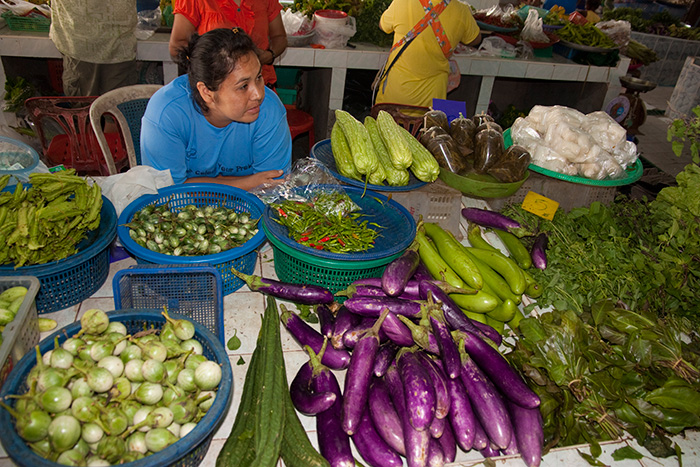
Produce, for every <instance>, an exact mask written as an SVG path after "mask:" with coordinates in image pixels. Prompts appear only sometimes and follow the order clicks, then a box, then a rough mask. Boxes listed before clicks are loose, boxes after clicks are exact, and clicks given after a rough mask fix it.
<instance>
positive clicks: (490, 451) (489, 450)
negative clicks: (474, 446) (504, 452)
mask: <svg viewBox="0 0 700 467" xmlns="http://www.w3.org/2000/svg"><path fill="white" fill-rule="evenodd" d="M479 452H480V453H481V455H482V456H484V457H485V458H486V457H500V455H501V450H500V449H499V448H498V446H496V444H494V443H489V444H488V445H487V446H486V447H485V448H484V449H480V450H479Z"/></svg>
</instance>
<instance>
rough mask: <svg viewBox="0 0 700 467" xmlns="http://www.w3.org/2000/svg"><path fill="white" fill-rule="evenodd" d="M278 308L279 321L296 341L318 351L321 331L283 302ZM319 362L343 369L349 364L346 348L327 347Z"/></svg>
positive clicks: (320, 342) (335, 368) (320, 345)
mask: <svg viewBox="0 0 700 467" xmlns="http://www.w3.org/2000/svg"><path fill="white" fill-rule="evenodd" d="M280 309H281V310H282V313H281V315H280V321H282V324H284V326H285V327H286V328H287V330H288V331H289V333H290V334H291V335H292V336H294V338H295V339H296V340H297V342H299V343H300V344H301V345H302V346H305V345H308V346H309V347H311V348H312V349H313V351H314V352H320V351H321V348H322V347H323V341H324V337H323V336H322V335H321V333H320V332H318V331H317V330H315V329H314V328H312V327H311V326H309V324H307V323H306V322H305V321H304V320H303V319H301V318H300V317H299V316H298V315H297V314H296V313H294V312H293V311H291V310H288V309H287V307H285V306H284V304H280ZM321 363H323V364H324V365H326V366H328V367H330V368H332V369H334V370H344V369H345V368H347V367H348V366H349V365H350V353H349V352H348V351H347V350H338V349H334V348H332V347H328V348H326V351H325V352H324V353H323V358H322V359H321Z"/></svg>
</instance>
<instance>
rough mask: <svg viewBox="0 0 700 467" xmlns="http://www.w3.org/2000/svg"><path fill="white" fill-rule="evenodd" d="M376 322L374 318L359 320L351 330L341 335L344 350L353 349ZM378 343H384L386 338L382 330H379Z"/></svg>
mask: <svg viewBox="0 0 700 467" xmlns="http://www.w3.org/2000/svg"><path fill="white" fill-rule="evenodd" d="M376 322H377V320H376V319H375V318H361V319H360V322H359V323H357V324H356V325H355V326H354V327H353V328H351V329H348V330H347V331H345V334H343V345H344V346H345V348H346V349H354V348H355V346H356V345H357V342H358V341H359V340H360V338H361V337H362V336H363V335H364V334H365V333H366V332H367V331H368V330H369V329H370V328H372V326H374V325H375V323H376ZM378 336H379V342H380V343H382V342H386V341H387V340H388V337H387V336H386V333H385V332H384V330H383V329H381V328H380V329H379V333H378Z"/></svg>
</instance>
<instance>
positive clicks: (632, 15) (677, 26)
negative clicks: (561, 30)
mask: <svg viewBox="0 0 700 467" xmlns="http://www.w3.org/2000/svg"><path fill="white" fill-rule="evenodd" d="M603 20H605V21H609V20H618V21H628V22H629V23H630V25H631V26H632V31H636V32H643V33H646V34H656V35H659V36H671V37H677V38H679V39H688V40H696V41H698V40H700V28H697V27H687V26H686V25H684V24H682V23H681V21H680V20H679V19H678V18H676V17H675V16H673V15H672V14H671V13H669V12H668V11H661V12H659V13H654V14H653V15H651V16H650V17H649V18H648V19H647V18H645V17H644V10H643V9H641V8H630V7H619V8H614V9H605V10H603Z"/></svg>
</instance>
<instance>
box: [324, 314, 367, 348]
mask: <svg viewBox="0 0 700 467" xmlns="http://www.w3.org/2000/svg"><path fill="white" fill-rule="evenodd" d="M360 320H361V318H360V317H359V316H357V315H356V314H354V313H351V312H350V310H348V309H347V308H346V307H344V306H341V307H340V308H339V309H338V312H337V313H336V315H335V321H334V322H333V335H332V336H331V345H332V346H333V348H336V349H338V350H342V349H345V345H344V344H343V335H344V334H345V332H346V331H348V330H349V329H352V328H354V327H355V326H356V325H357V323H359V322H360Z"/></svg>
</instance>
